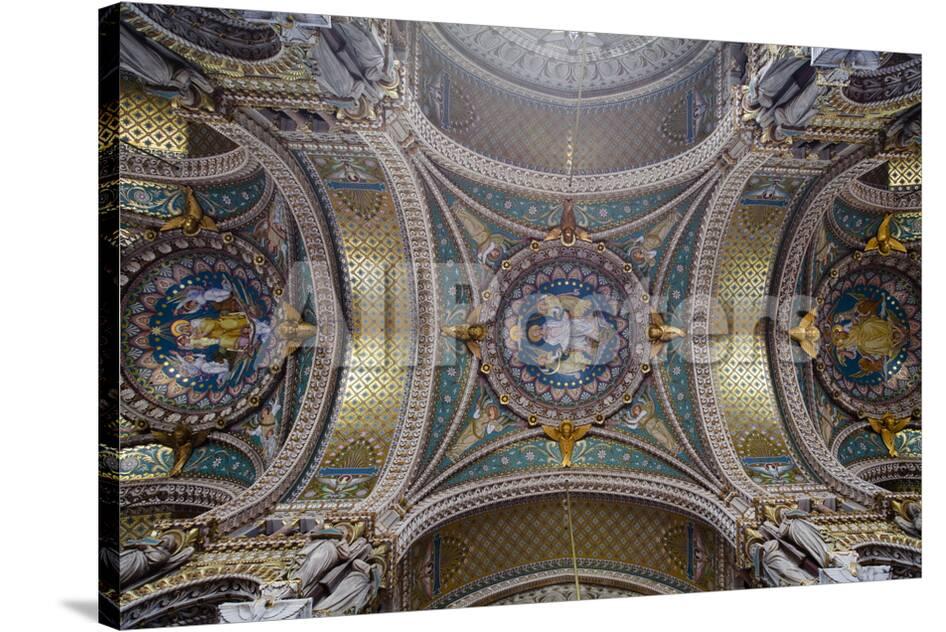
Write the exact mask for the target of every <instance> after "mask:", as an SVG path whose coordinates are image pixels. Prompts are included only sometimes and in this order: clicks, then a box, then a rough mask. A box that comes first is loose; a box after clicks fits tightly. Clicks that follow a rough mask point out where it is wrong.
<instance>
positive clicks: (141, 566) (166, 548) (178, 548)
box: [119, 530, 197, 590]
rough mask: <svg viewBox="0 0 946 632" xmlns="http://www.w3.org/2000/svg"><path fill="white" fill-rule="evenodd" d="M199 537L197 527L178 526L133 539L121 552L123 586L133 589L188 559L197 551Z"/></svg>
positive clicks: (126, 588)
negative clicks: (158, 533)
mask: <svg viewBox="0 0 946 632" xmlns="http://www.w3.org/2000/svg"><path fill="white" fill-rule="evenodd" d="M196 539H197V532H196V530H194V531H190V532H187V533H185V532H183V531H178V530H174V531H168V532H167V533H164V534H163V535H160V536H158V535H157V534H154V535H151V536H149V537H146V538H142V539H140V540H132V541H131V542H129V543H128V544H127V545H125V550H123V551H122V552H121V554H120V556H119V581H120V582H121V587H122V590H129V589H131V588H133V587H135V586H137V585H140V584H141V583H143V582H145V581H149V580H151V579H154V578H156V577H158V576H160V575H162V574H164V573H167V572H169V571H171V570H173V569H175V568H177V567H178V566H180V565H181V564H183V563H184V562H186V561H187V560H188V559H190V557H191V556H192V555H193V554H194V550H195V548H194V542H195V541H196Z"/></svg>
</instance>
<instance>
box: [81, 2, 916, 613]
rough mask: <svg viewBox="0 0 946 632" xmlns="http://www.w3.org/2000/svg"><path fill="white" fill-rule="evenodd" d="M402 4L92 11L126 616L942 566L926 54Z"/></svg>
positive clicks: (821, 579) (456, 602)
mask: <svg viewBox="0 0 946 632" xmlns="http://www.w3.org/2000/svg"><path fill="white" fill-rule="evenodd" d="M261 4H268V3H263V2H261ZM391 11H392V16H389V17H387V18H383V19H382V18H366V17H344V16H336V15H328V14H316V13H293V14H290V13H280V12H279V11H277V10H273V8H272V7H269V8H266V10H257V11H251V10H225V9H208V8H198V7H186V6H170V5H159V4H143V3H122V4H119V5H114V6H111V7H108V8H105V9H102V10H101V13H100V34H99V41H100V75H101V77H100V110H99V157H100V179H99V192H100V195H99V199H100V208H99V218H100V236H101V238H100V243H99V248H100V264H101V266H100V275H101V276H100V305H101V323H102V325H101V330H100V339H101V361H100V362H101V364H100V375H101V381H100V384H101V388H100V403H101V408H100V413H101V428H100V472H99V481H100V490H101V491H100V494H101V495H100V527H101V538H100V577H99V592H100V613H101V618H102V621H103V622H106V623H108V624H110V625H112V626H115V627H119V628H129V629H130V628H147V627H162V626H179V625H190V624H205V623H232V622H245V621H274V620H282V619H299V618H307V617H327V616H336V615H352V614H359V613H375V612H391V611H404V610H425V609H439V608H461V607H469V606H482V605H501V604H525V603H538V602H549V601H564V600H588V599H604V598H611V597H629V596H642V595H665V594H676V593H690V592H698V591H717V590H734V589H753V588H762V587H779V586H799V585H815V584H836V583H847V582H863V581H879V580H898V579H904V578H913V577H918V576H919V575H920V573H921V539H922V529H921V523H922V501H921V495H920V493H921V460H922V459H921V457H922V426H923V423H922V414H921V409H920V393H921V365H922V359H921V353H922V345H921V339H922V331H921V322H922V320H921V280H920V278H921V275H920V267H921V266H920V261H921V253H922V223H921V208H922V203H921V189H922V176H921V145H922V142H921V139H922V133H921V105H922V97H921V58H920V56H919V55H916V54H907V53H897V52H891V51H883V50H846V49H836V48H817V47H811V46H804V45H798V46H793V45H774V44H762V43H741V42H722V41H705V40H690V39H680V38H677V37H673V36H672V35H673V34H672V32H671V33H668V34H667V35H668V36H666V37H656V36H642V35H619V34H611V33H598V32H585V31H570V30H548V29H531V28H519V27H516V28H513V27H504V26H480V25H469V24H441V23H427V22H408V21H402V20H398V19H394V17H396V16H395V14H396V9H394V8H392V10H391ZM563 26H566V27H567V26H568V25H563ZM624 26H625V25H622V24H615V25H614V29H615V30H622V29H623V28H624ZM627 26H628V28H629V27H630V25H627ZM668 31H672V29H671V28H669V27H668ZM799 39H803V38H802V34H799Z"/></svg>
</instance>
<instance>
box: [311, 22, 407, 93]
mask: <svg viewBox="0 0 946 632" xmlns="http://www.w3.org/2000/svg"><path fill="white" fill-rule="evenodd" d="M309 57H310V58H311V59H312V60H313V61H314V62H315V63H316V67H317V69H318V74H317V75H316V81H317V82H318V83H319V85H320V86H322V87H323V88H324V89H325V90H327V91H328V92H329V93H331V94H332V95H333V96H335V97H336V98H338V99H340V100H342V101H348V102H351V103H355V102H356V101H358V100H359V99H361V98H362V97H364V98H365V100H367V101H368V102H369V103H376V102H377V101H379V100H380V99H381V98H382V97H383V96H384V94H385V86H390V85H392V84H394V83H395V82H396V78H397V77H396V74H395V70H394V54H393V51H392V50H391V46H390V45H387V46H385V45H384V43H383V42H382V41H381V38H380V37H378V35H377V33H375V32H374V30H373V29H372V28H371V26H370V25H369V24H368V23H362V22H360V21H351V22H340V23H337V24H333V25H332V28H330V29H323V30H322V31H321V33H320V37H319V43H318V45H317V46H315V47H313V48H312V50H311V51H310V52H309Z"/></svg>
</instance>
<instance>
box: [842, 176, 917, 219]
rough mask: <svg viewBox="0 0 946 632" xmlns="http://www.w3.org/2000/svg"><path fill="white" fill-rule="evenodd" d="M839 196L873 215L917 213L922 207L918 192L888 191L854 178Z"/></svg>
mask: <svg viewBox="0 0 946 632" xmlns="http://www.w3.org/2000/svg"><path fill="white" fill-rule="evenodd" d="M841 195H842V196H843V197H844V198H845V199H847V200H849V201H850V202H852V203H853V204H854V206H856V207H857V208H861V209H863V210H865V211H868V212H875V213H891V212H894V211H917V210H919V209H920V208H922V206H923V197H922V193H921V192H920V191H888V190H887V189H879V188H877V187H872V186H870V185H869V184H866V183H864V182H862V181H860V180H858V179H856V178H855V179H853V180H851V181H850V184H848V187H847V189H845V190H844V191H843V192H842V193H841Z"/></svg>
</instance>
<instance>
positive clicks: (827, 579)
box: [818, 551, 893, 584]
mask: <svg viewBox="0 0 946 632" xmlns="http://www.w3.org/2000/svg"><path fill="white" fill-rule="evenodd" d="M857 558H858V556H857V552H856V551H845V552H843V553H835V554H833V555H832V564H833V565H832V566H829V567H827V568H822V569H819V571H818V583H820V584H849V583H852V582H876V581H883V580H886V579H890V578H891V577H892V576H893V572H892V570H891V568H890V567H889V566H861V564H860V563H859V562H858V561H857Z"/></svg>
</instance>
